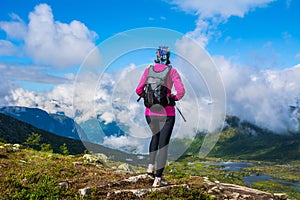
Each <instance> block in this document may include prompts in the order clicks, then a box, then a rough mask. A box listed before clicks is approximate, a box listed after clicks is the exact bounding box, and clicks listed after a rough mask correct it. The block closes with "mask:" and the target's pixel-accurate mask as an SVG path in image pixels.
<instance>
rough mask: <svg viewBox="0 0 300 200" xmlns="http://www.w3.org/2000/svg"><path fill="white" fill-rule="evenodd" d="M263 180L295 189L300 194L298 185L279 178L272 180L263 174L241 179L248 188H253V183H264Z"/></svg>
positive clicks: (299, 185)
mask: <svg viewBox="0 0 300 200" xmlns="http://www.w3.org/2000/svg"><path fill="white" fill-rule="evenodd" d="M264 180H268V181H274V182H278V183H280V184H282V185H286V186H289V187H291V188H293V189H295V190H296V191H298V192H300V183H297V182H289V181H284V180H281V179H279V178H272V177H270V176H268V175H265V174H262V175H259V176H257V175H251V176H245V177H244V178H243V181H244V182H245V183H246V184H247V186H250V187H251V186H253V183H255V182H259V181H264Z"/></svg>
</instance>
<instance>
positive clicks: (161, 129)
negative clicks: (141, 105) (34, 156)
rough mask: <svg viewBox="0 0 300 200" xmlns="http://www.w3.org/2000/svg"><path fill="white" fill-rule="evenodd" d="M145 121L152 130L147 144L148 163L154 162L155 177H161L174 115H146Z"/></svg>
mask: <svg viewBox="0 0 300 200" xmlns="http://www.w3.org/2000/svg"><path fill="white" fill-rule="evenodd" d="M146 120H147V123H148V125H149V127H150V129H151V132H152V138H151V142H150V145H149V154H150V164H153V165H154V164H155V160H156V154H157V151H158V157H157V164H156V177H161V176H162V174H163V171H164V168H165V165H166V162H167V157H168V144H169V142H170V138H171V135H172V130H173V127H174V124H175V116H161V117H160V116H146Z"/></svg>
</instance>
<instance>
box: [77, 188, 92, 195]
mask: <svg viewBox="0 0 300 200" xmlns="http://www.w3.org/2000/svg"><path fill="white" fill-rule="evenodd" d="M78 191H79V194H80V196H81V197H87V196H88V195H89V194H90V193H91V188H90V187H86V188H83V189H79V190H78Z"/></svg>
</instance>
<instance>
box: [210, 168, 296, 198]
mask: <svg viewBox="0 0 300 200" xmlns="http://www.w3.org/2000/svg"><path fill="white" fill-rule="evenodd" d="M205 164H208V165H216V166H223V168H220V170H225V171H230V172H243V168H248V167H252V166H251V164H249V163H245V162H205ZM264 180H270V181H274V182H277V183H280V184H282V185H286V186H289V187H291V188H293V189H295V190H296V191H297V192H300V183H297V182H289V181H284V180H281V179H279V178H272V177H270V176H268V175H265V174H262V175H256V174H253V175H251V176H245V177H244V178H243V181H244V182H245V183H246V184H247V186H249V187H251V186H253V183H255V182H260V181H264Z"/></svg>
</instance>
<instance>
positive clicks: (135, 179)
mask: <svg viewBox="0 0 300 200" xmlns="http://www.w3.org/2000/svg"><path fill="white" fill-rule="evenodd" d="M147 177H148V174H142V175H138V176H131V177H129V178H127V179H125V181H127V182H130V183H136V182H137V181H138V180H139V179H146V178H147Z"/></svg>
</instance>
